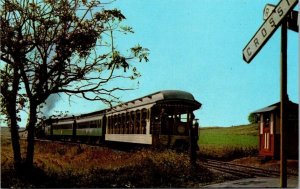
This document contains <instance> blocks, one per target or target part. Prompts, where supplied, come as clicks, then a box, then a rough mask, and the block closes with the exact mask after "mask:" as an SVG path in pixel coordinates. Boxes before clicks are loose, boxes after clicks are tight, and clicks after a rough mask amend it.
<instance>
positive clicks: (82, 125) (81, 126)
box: [78, 122, 89, 129]
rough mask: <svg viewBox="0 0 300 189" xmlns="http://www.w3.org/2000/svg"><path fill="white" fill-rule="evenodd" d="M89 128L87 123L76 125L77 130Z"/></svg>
mask: <svg viewBox="0 0 300 189" xmlns="http://www.w3.org/2000/svg"><path fill="white" fill-rule="evenodd" d="M88 127H89V122H83V123H78V129H84V128H88Z"/></svg>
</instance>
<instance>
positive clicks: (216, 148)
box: [198, 124, 258, 159]
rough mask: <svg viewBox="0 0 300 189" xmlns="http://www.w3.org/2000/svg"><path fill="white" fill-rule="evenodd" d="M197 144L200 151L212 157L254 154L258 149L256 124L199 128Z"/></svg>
mask: <svg viewBox="0 0 300 189" xmlns="http://www.w3.org/2000/svg"><path fill="white" fill-rule="evenodd" d="M198 144H199V147H200V153H201V154H202V155H204V156H207V157H212V158H225V157H226V158H229V159H230V158H235V157H243V156H248V155H254V154H255V153H256V152H257V149H258V128H257V124H252V125H240V126H232V127H206V128H201V129H200V131H199V140H198ZM229 156H232V157H229Z"/></svg>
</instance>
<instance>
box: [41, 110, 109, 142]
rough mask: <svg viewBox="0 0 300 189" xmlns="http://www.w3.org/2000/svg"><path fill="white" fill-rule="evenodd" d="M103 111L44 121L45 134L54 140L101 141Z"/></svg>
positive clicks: (103, 129)
mask: <svg viewBox="0 0 300 189" xmlns="http://www.w3.org/2000/svg"><path fill="white" fill-rule="evenodd" d="M104 112H105V111H104V110H101V111H96V112H92V113H87V114H81V115H78V116H69V117H64V118H57V119H48V120H46V121H45V127H44V131H45V136H46V138H49V139H54V140H69V141H83V142H101V141H103V140H104V133H105V127H104V126H105V113H104ZM103 131H104V132H103Z"/></svg>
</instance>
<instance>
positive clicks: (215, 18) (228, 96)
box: [52, 0, 299, 126]
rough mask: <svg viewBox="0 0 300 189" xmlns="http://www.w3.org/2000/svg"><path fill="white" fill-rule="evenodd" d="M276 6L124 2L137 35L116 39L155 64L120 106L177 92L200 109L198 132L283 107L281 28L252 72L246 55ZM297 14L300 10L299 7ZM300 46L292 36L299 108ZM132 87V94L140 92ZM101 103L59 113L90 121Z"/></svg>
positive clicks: (145, 68)
mask: <svg viewBox="0 0 300 189" xmlns="http://www.w3.org/2000/svg"><path fill="white" fill-rule="evenodd" d="M278 2H279V1H278V0H268V1H266V0H255V1H250V0H226V1H224V0H118V1H116V2H114V3H113V4H112V5H110V6H111V7H116V8H119V9H120V10H121V11H122V13H123V14H124V15H125V16H126V18H127V20H126V22H125V23H126V24H127V25H129V26H131V27H133V29H134V31H135V33H134V34H133V35H126V36H123V38H118V39H117V42H118V47H119V48H121V49H122V48H124V49H125V48H129V47H131V46H133V45H135V44H138V43H139V44H141V45H142V46H144V47H147V48H149V49H150V57H149V59H150V61H149V62H147V63H142V64H138V66H137V67H138V70H139V71H140V72H141V75H142V76H141V77H140V78H139V83H140V84H139V87H138V89H136V90H135V91H132V92H123V93H119V94H120V96H121V97H122V98H121V100H122V101H127V100H131V99H135V98H138V97H141V96H144V95H147V94H149V93H152V92H155V91H159V90H166V89H178V90H184V91H188V92H191V93H192V94H193V95H194V97H195V98H196V99H197V100H198V101H199V102H201V103H202V107H201V109H200V110H197V111H196V113H195V114H196V117H197V118H199V120H200V126H232V125H239V124H247V123H248V119H247V117H248V115H249V113H250V112H251V111H254V110H256V109H259V108H262V107H265V106H267V105H270V104H272V103H275V102H278V101H279V100H280V72H279V71H280V28H279V29H278V30H277V32H276V33H275V34H274V35H273V36H272V38H271V39H270V40H269V41H268V42H267V44H266V45H265V46H264V47H263V49H262V50H261V51H260V52H259V54H258V55H257V56H256V57H255V58H254V59H253V60H252V62H251V63H250V64H247V63H246V62H244V61H243V58H242V50H243V48H244V47H245V46H246V44H247V43H248V42H249V40H250V39H251V38H252V36H253V35H254V34H255V32H256V31H257V30H258V29H259V27H260V26H261V25H262V24H263V9H264V7H265V5H266V4H267V3H271V4H275V5H276V4H278ZM297 9H298V7H297ZM298 52H299V38H298V33H295V32H293V31H289V32H288V93H289V98H290V100H292V101H293V102H297V103H298V102H299V99H298V94H299V87H298V86H299V65H298V61H299V53H298ZM135 83H136V82H133V83H132V84H130V85H132V86H135ZM104 107H105V106H104V105H103V104H101V103H100V102H88V101H84V100H78V99H73V102H72V103H71V106H70V105H69V102H68V100H67V99H65V98H61V99H60V100H59V102H58V103H56V106H55V107H54V108H53V110H52V112H53V111H55V110H69V111H70V113H74V114H78V113H86V112H90V111H94V110H98V109H102V108H104Z"/></svg>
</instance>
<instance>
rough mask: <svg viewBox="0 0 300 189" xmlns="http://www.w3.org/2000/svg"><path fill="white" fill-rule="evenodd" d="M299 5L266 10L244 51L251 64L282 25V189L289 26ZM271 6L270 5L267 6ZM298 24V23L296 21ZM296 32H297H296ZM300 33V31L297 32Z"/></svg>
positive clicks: (283, 180) (285, 1)
mask: <svg viewBox="0 0 300 189" xmlns="http://www.w3.org/2000/svg"><path fill="white" fill-rule="evenodd" d="M297 3H298V0H281V1H280V2H279V3H278V5H277V6H276V7H274V9H272V10H271V11H270V12H271V13H269V12H268V15H267V16H265V14H266V10H270V7H266V8H265V10H264V16H265V21H264V23H263V24H262V26H261V27H260V28H259V30H258V31H257V32H256V33H255V35H254V36H253V37H252V39H251V40H250V41H249V43H248V44H247V45H246V47H245V48H244V49H243V59H244V60H245V61H246V62H247V63H250V62H251V60H252V59H253V58H254V57H255V56H256V54H257V53H258V52H259V51H260V49H261V48H262V47H263V46H264V45H265V43H266V42H267V41H268V40H269V39H270V37H271V36H272V35H273V33H274V32H275V31H276V29H277V28H278V27H279V26H280V25H281V53H280V68H281V72H280V101H281V103H280V118H281V119H280V187H283V188H286V187H287V167H286V165H287V159H286V138H287V136H286V128H285V127H286V126H287V102H288V94H287V25H288V18H289V17H291V16H289V15H293V14H294V13H290V12H292V10H293V8H294V7H295V6H296V4H297ZM267 6H269V5H267ZM289 22H292V24H289V25H290V26H294V25H295V24H296V25H297V23H293V22H295V21H293V19H291V18H289ZM296 22H297V21H296ZM294 31H295V30H294ZM296 32H298V30H297V31H296Z"/></svg>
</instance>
